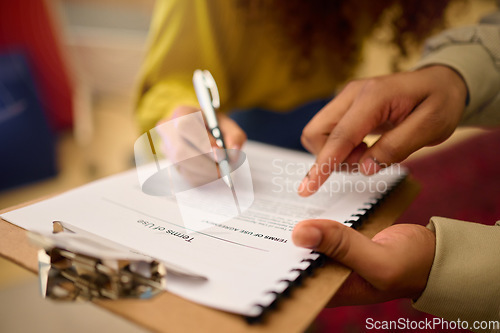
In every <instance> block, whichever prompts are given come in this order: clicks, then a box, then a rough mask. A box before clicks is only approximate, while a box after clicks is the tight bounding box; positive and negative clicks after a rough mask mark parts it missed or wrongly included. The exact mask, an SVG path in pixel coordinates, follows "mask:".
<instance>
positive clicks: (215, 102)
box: [193, 69, 234, 190]
mask: <svg viewBox="0 0 500 333" xmlns="http://www.w3.org/2000/svg"><path fill="white" fill-rule="evenodd" d="M193 85H194V90H195V91H196V97H197V98H198V102H199V103H200V107H201V111H202V112H203V116H204V117H205V121H206V122H207V126H208V129H209V130H210V133H212V136H213V137H214V138H215V142H216V144H217V146H219V148H221V149H223V151H224V157H223V158H222V159H221V160H220V161H217V163H218V164H219V169H220V173H221V176H222V179H223V180H224V182H225V183H226V184H227V186H229V188H230V189H231V190H234V186H233V182H232V180H231V167H230V165H229V155H228V153H227V150H226V145H225V143H224V138H223V136H222V131H221V130H220V128H219V122H218V121H217V115H216V110H217V109H218V108H219V107H220V99H219V91H218V89H217V85H216V83H215V80H214V78H213V76H212V74H210V72H209V71H207V70H204V71H202V70H200V69H197V70H196V71H194V74H193Z"/></svg>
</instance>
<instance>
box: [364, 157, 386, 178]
mask: <svg viewBox="0 0 500 333" xmlns="http://www.w3.org/2000/svg"><path fill="white" fill-rule="evenodd" d="M380 169H382V167H381V166H380V164H379V163H378V162H377V161H376V160H375V159H374V158H373V157H368V158H366V159H365V160H364V161H363V163H361V172H363V174H365V175H367V176H369V175H373V174H376V173H377V172H379V171H380Z"/></svg>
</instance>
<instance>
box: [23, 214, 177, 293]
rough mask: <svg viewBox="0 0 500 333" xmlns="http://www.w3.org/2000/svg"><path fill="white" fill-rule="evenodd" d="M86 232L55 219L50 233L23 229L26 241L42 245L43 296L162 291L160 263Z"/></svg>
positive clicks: (39, 257)
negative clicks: (26, 232)
mask: <svg viewBox="0 0 500 333" xmlns="http://www.w3.org/2000/svg"><path fill="white" fill-rule="evenodd" d="M89 236H90V235H88V234H87V235H86V234H82V233H79V232H78V233H76V232H73V231H72V230H71V229H68V228H65V226H64V225H63V224H62V223H61V222H58V221H56V222H53V234H51V235H44V234H40V233H34V232H29V238H30V240H31V241H32V242H33V243H35V244H36V245H39V246H41V247H42V248H43V249H42V250H40V251H39V252H38V265H39V282H40V291H41V293H42V296H43V297H45V298H50V299H54V300H59V301H74V300H92V299H95V298H104V299H119V298H141V299H147V298H151V297H153V296H155V295H157V294H159V293H160V292H162V291H163V290H165V286H166V274H167V270H166V268H165V266H164V264H163V263H161V262H158V261H156V260H153V259H152V258H150V257H147V256H144V255H142V254H138V253H127V252H123V251H122V250H123V249H120V248H116V247H115V246H114V244H111V245H110V244H102V243H101V242H96V240H95V238H94V239H92V238H90V237H89ZM93 252H94V253H93ZM120 253H121V258H120Z"/></svg>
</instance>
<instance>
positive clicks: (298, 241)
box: [294, 227, 323, 249]
mask: <svg viewBox="0 0 500 333" xmlns="http://www.w3.org/2000/svg"><path fill="white" fill-rule="evenodd" d="M294 238H295V245H297V246H300V247H305V248H308V249H315V248H317V247H318V246H319V244H320V243H321V239H322V238H323V235H322V233H321V230H319V229H318V228H315V227H303V228H300V229H298V233H297V234H296V235H295V237H294Z"/></svg>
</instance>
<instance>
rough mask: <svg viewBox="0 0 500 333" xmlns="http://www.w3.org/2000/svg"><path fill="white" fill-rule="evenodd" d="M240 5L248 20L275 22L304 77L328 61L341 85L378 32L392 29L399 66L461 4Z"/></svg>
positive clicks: (322, 1)
mask: <svg viewBox="0 0 500 333" xmlns="http://www.w3.org/2000/svg"><path fill="white" fill-rule="evenodd" d="M239 1H240V6H241V7H242V8H244V9H245V11H246V13H247V14H246V15H247V17H250V18H251V20H252V21H254V22H256V21H258V22H266V23H267V22H271V23H272V24H273V25H274V27H275V28H276V29H275V30H276V32H277V36H278V38H279V39H280V40H281V42H282V44H283V46H284V49H285V50H286V51H291V50H294V52H295V56H296V59H295V61H296V63H297V73H298V75H304V74H305V75H307V74H306V73H307V72H308V71H310V70H313V69H314V61H315V59H317V58H316V57H318V56H322V57H326V59H324V60H326V63H328V64H329V68H330V69H331V70H332V72H333V73H334V74H335V76H336V77H337V78H338V80H339V82H340V81H344V80H346V79H348V78H349V77H350V76H351V75H352V73H353V71H354V69H355V68H356V66H357V64H358V63H359V62H360V58H361V50H362V47H363V42H364V41H365V40H366V39H367V38H368V37H369V36H370V35H371V34H372V33H373V31H374V30H375V29H376V28H377V27H379V26H381V25H382V24H388V25H389V26H390V29H391V31H392V36H391V40H390V42H391V43H392V44H394V45H395V46H397V48H398V50H399V55H398V56H397V58H396V59H394V63H395V64H397V62H398V60H400V59H403V58H404V57H406V56H407V55H408V50H409V48H410V47H411V46H412V45H418V44H419V43H421V42H422V41H423V40H424V39H425V38H426V37H428V36H429V35H430V34H431V33H433V32H435V31H436V30H438V29H442V28H443V27H444V26H445V24H444V12H445V9H446V7H447V6H448V4H449V3H450V2H451V1H455V0H432V1H425V0H424V1H423V0H239ZM288 53H290V52H288ZM292 53H293V52H292Z"/></svg>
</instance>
